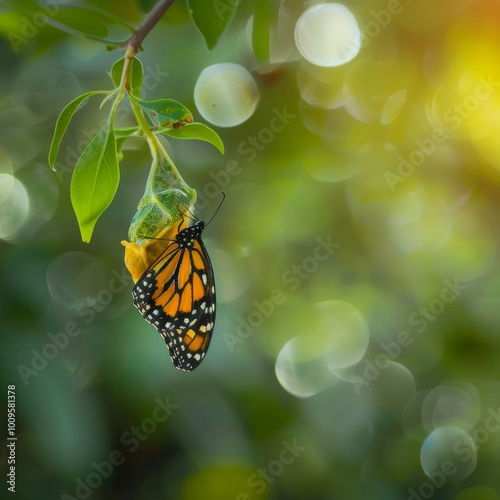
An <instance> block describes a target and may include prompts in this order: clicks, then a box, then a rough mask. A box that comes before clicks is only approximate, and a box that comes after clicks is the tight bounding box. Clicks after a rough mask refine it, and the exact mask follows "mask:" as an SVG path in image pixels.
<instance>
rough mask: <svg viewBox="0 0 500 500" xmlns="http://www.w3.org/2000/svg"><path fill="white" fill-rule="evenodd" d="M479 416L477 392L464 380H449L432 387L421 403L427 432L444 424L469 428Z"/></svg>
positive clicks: (479, 403)
mask: <svg viewBox="0 0 500 500" xmlns="http://www.w3.org/2000/svg"><path fill="white" fill-rule="evenodd" d="M480 416H481V402H480V398H479V393H478V391H477V389H476V388H475V387H474V386H472V385H470V384H468V383H465V382H449V383H446V384H443V385H440V386H438V387H436V388H434V389H433V390H432V391H430V392H429V394H427V396H426V398H425V400H424V401H423V404H422V423H423V425H424V427H425V428H426V429H427V430H428V431H429V432H431V431H433V430H434V429H436V428H437V427H442V426H446V425H448V426H449V425H456V426H459V427H460V428H462V429H464V430H469V429H472V427H474V425H475V424H476V423H477V422H478V420H479V418H480Z"/></svg>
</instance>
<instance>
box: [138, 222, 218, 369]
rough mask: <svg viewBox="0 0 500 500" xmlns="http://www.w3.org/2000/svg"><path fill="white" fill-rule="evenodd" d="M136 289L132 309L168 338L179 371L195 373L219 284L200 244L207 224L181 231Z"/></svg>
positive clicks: (208, 334)
mask: <svg viewBox="0 0 500 500" xmlns="http://www.w3.org/2000/svg"><path fill="white" fill-rule="evenodd" d="M182 224H183V221H181V222H180V224H179V231H178V233H177V234H176V236H175V239H174V240H171V241H169V242H168V245H167V246H166V248H165V250H164V251H163V252H162V253H161V255H160V257H159V258H158V259H157V260H156V261H155V262H154V263H153V264H152V265H151V266H150V267H149V268H148V269H147V270H146V271H145V272H144V274H143V275H142V276H141V277H140V278H139V279H138V280H137V283H136V284H135V286H134V288H133V289H132V298H133V303H134V306H135V307H136V308H137V309H138V310H139V312H140V313H141V314H142V316H143V317H144V319H145V320H146V321H148V322H149V323H150V324H151V325H153V326H154V327H155V328H156V329H157V330H158V331H159V332H160V334H161V335H162V336H163V338H164V339H165V343H166V344H167V347H168V349H169V352H170V357H171V359H172V362H173V363H174V365H175V367H176V368H178V369H180V370H184V371H192V370H194V369H195V368H196V367H197V366H198V365H199V364H200V363H201V361H202V360H203V358H204V357H205V354H206V352H207V349H208V346H209V344H210V339H211V337H212V332H213V328H214V324H215V280H214V273H213V269H212V264H211V262H210V258H209V256H208V253H207V250H206V248H205V245H204V244H203V242H202V240H201V236H202V233H203V230H204V228H205V223H204V222H203V221H200V220H198V221H196V222H195V224H194V225H193V226H191V227H187V228H185V229H182V230H181V229H180V228H181V226H182Z"/></svg>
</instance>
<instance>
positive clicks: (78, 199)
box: [49, 55, 224, 242]
mask: <svg viewBox="0 0 500 500" xmlns="http://www.w3.org/2000/svg"><path fill="white" fill-rule="evenodd" d="M110 76H111V80H112V82H113V84H114V86H115V88H114V89H113V90H95V91H92V92H87V93H85V94H82V95H80V96H78V97H77V98H75V99H73V101H71V102H70V103H69V104H68V105H67V106H66V107H65V108H64V109H63V110H62V112H61V114H60V115H59V118H58V120H57V123H56V127H55V131H54V136H53V139H52V143H51V146H50V151H49V166H50V167H51V168H52V169H55V166H56V159H57V155H58V152H59V148H60V146H61V142H62V139H63V136H64V134H65V132H66V130H67V128H68V125H69V123H70V121H71V119H72V118H73V116H74V114H75V113H76V111H77V110H78V109H79V108H80V107H81V106H82V104H83V103H84V102H85V101H86V100H87V99H89V98H91V97H94V96H104V99H103V101H102V103H101V107H102V106H103V105H104V104H105V103H107V102H108V101H110V100H112V99H114V101H113V103H112V105H111V109H110V111H109V115H108V118H107V119H106V121H105V123H104V125H103V126H102V128H101V129H100V130H99V131H98V132H97V134H96V135H95V136H94V137H93V138H92V140H91V141H90V142H89V144H88V145H87V147H86V148H85V149H84V151H83V152H82V154H81V156H80V157H79V159H78V161H77V162H76V165H75V167H74V171H73V175H72V178H71V203H72V206H73V209H74V211H75V214H76V217H77V220H78V224H79V227H80V232H81V235H82V240H83V241H85V242H89V241H90V239H91V237H92V233H93V230H94V227H95V224H96V222H97V220H98V219H99V217H100V216H101V215H102V213H103V212H104V211H105V210H106V208H108V206H109V205H110V203H111V202H112V201H113V198H114V196H115V194H116V191H117V188H118V184H119V182H120V169H119V162H120V160H121V158H122V154H121V152H122V149H123V146H124V144H125V142H126V141H127V140H129V139H131V138H136V139H137V138H139V139H140V138H143V139H144V138H147V136H148V135H150V136H151V134H164V135H168V136H171V137H175V138H176V139H199V140H202V141H206V142H209V143H211V144H213V145H214V146H215V147H216V148H217V149H218V150H219V151H220V152H221V153H224V145H223V143H222V141H221V139H220V137H219V136H218V135H217V133H216V132H215V131H213V130H212V129H210V128H209V127H207V126H206V125H204V124H202V123H194V122H193V115H192V114H191V112H190V111H189V110H188V109H187V108H186V107H185V106H183V105H182V104H181V103H179V102H177V101H175V100H173V99H167V98H166V99H158V100H154V101H145V100H142V99H141V98H140V96H141V88H142V78H143V69H142V64H141V63H140V61H139V60H138V59H137V58H135V57H129V56H127V55H126V56H125V57H123V58H122V59H120V60H118V61H117V62H116V63H115V64H114V65H113V67H112V69H111V72H110ZM125 97H126V98H128V100H129V101H130V105H131V107H132V109H134V108H135V110H137V112H136V118H137V119H138V120H137V121H138V123H137V126H134V127H127V128H118V127H115V120H114V118H115V113H116V109H117V108H118V105H119V104H120V102H121V101H122V99H124V98H125ZM142 113H143V114H144V115H146V116H147V118H148V119H149V123H148V122H146V121H145V119H144V118H143V116H144V115H143V114H142Z"/></svg>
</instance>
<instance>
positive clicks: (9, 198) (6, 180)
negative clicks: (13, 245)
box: [0, 174, 30, 240]
mask: <svg viewBox="0 0 500 500" xmlns="http://www.w3.org/2000/svg"><path fill="white" fill-rule="evenodd" d="M0 181H1V182H0V199H1V200H3V203H2V204H1V205H0V239H3V240H12V239H15V236H16V234H17V233H18V232H19V231H20V230H21V229H22V228H23V227H24V225H25V224H26V221H27V220H28V215H29V210H30V200H29V196H28V192H27V191H26V188H25V187H24V185H23V183H22V182H21V181H19V180H18V179H16V178H15V177H13V176H10V175H8V174H2V177H1V179H0Z"/></svg>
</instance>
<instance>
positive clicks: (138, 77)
mask: <svg viewBox="0 0 500 500" xmlns="http://www.w3.org/2000/svg"><path fill="white" fill-rule="evenodd" d="M124 62H125V58H124V57H122V58H121V59H119V60H118V61H116V62H115V64H113V67H112V68H111V74H110V76H111V80H113V84H114V86H115V87H116V88H118V87H119V86H120V83H121V79H122V72H123V64H124ZM131 64H132V69H131V70H130V73H129V74H130V92H131V93H132V95H133V96H134V97H141V90H142V75H143V70H142V64H141V61H139V59H137V57H134V58H133V59H132V62H131ZM127 90H128V89H127Z"/></svg>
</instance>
